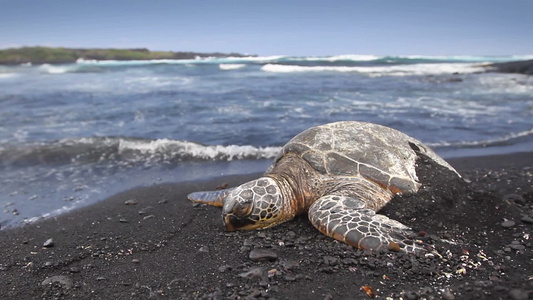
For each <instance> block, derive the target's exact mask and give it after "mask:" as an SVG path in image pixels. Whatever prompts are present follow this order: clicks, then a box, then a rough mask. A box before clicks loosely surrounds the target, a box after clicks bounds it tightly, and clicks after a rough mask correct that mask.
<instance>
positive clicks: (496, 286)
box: [0, 153, 533, 299]
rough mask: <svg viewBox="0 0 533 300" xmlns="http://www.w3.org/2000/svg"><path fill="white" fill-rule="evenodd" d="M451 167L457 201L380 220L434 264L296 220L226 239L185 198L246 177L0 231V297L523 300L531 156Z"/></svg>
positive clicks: (532, 203) (532, 288) (395, 207)
mask: <svg viewBox="0 0 533 300" xmlns="http://www.w3.org/2000/svg"><path fill="white" fill-rule="evenodd" d="M449 162H450V163H451V164H452V165H453V166H454V167H456V168H457V169H458V171H459V172H460V173H461V174H462V175H463V176H464V178H466V179H467V180H468V182H469V188H468V191H465V192H464V193H463V194H461V195H456V196H454V197H455V200H454V203H452V204H450V203H447V202H446V201H440V200H439V199H435V198H432V197H431V195H430V194H427V195H422V196H419V197H418V198H415V197H400V198H399V199H395V201H393V202H392V203H391V205H390V206H388V207H386V208H385V209H384V213H385V214H388V215H389V216H390V217H393V218H397V219H399V220H401V221H402V222H405V223H407V224H408V225H409V226H412V227H413V228H414V229H415V231H416V232H419V238H420V239H422V240H424V241H426V242H427V243H430V244H432V245H433V246H434V248H435V249H436V251H437V252H438V254H429V255H422V256H413V255H406V254H402V253H396V252H382V253H373V252H370V251H362V250H358V249H355V248H352V247H350V246H347V245H344V244H342V243H339V242H337V241H335V240H333V239H331V238H329V237H326V236H324V235H322V234H320V233H319V232H318V231H317V230H316V229H314V227H312V225H311V224H310V223H309V222H308V220H307V216H300V217H297V218H296V219H295V220H293V221H291V222H288V223H285V224H282V225H279V226H277V227H274V228H270V229H267V230H262V231H248V232H226V231H224V227H223V226H222V221H221V217H220V210H219V209H217V208H214V207H207V206H204V205H194V204H192V203H190V202H189V201H188V200H187V199H186V195H187V194H188V193H189V192H192V191H197V190H205V189H214V188H216V187H217V186H219V185H221V184H224V183H228V184H229V186H234V185H236V184H239V183H241V182H244V181H247V180H249V179H251V178H254V176H250V175H248V176H233V177H225V178H218V179H215V180H212V181H205V182H194V183H185V184H164V185H156V186H151V187H143V188H138V189H133V190H130V191H126V192H123V193H120V194H118V195H115V196H113V197H110V198H109V199H106V200H105V201H102V202H100V203H97V204H95V205H92V206H89V207H85V208H82V209H79V210H76V211H73V212H70V213H68V214H65V215H61V216H59V217H56V218H53V219H49V220H44V221H41V222H38V223H35V224H31V225H27V226H24V227H20V228H15V229H9V230H4V231H0V241H1V242H0V278H2V280H1V283H0V295H2V298H4V299H147V298H151V299H194V298H202V299H242V298H260V299H261V298H268V299H274V298H275V299H368V298H369V297H371V296H372V294H375V295H376V298H378V297H379V298H383V299H385V298H386V297H391V298H394V299H399V298H400V297H401V298H403V299H532V298H533V255H532V253H533V237H532V236H531V233H532V232H533V230H532V229H533V224H532V223H533V188H532V179H533V153H519V154H510V155H503V156H489V157H474V158H458V159H453V160H449ZM445 184H446V183H445V182H443V185H445ZM445 202H446V203H445ZM49 239H52V240H49Z"/></svg>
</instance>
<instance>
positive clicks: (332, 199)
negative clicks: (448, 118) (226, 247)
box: [188, 122, 460, 252]
mask: <svg viewBox="0 0 533 300" xmlns="http://www.w3.org/2000/svg"><path fill="white" fill-rule="evenodd" d="M419 156H425V157H426V159H429V160H430V161H431V162H432V163H434V164H438V165H440V166H443V167H445V168H440V169H441V170H442V169H444V170H446V171H449V172H452V173H453V174H454V176H457V177H460V175H459V174H458V173H457V172H456V171H455V170H454V169H453V168H452V167H451V166H450V165H449V164H448V163H446V162H445V161H444V160H443V159H442V158H440V157H439V156H438V155H437V154H435V153H434V152H433V151H432V150H430V149H429V148H427V147H426V146H424V145H423V144H422V143H421V142H420V141H418V140H416V139H414V138H412V137H410V136H408V135H406V134H404V133H401V132H399V131H397V130H395V129H392V128H388V127H385V126H381V125H377V124H371V123H363V122H336V123H330V124H325V125H322V126H317V127H312V128H309V129H307V130H305V131H304V132H302V133H300V134H298V135H297V136H295V137H294V138H293V139H292V140H290V141H289V142H288V143H287V144H286V145H285V146H284V147H283V149H282V151H281V152H280V154H279V155H278V157H277V158H276V159H275V160H274V163H273V164H272V166H271V167H270V168H269V169H268V170H267V171H266V173H265V174H264V176H263V177H261V178H259V179H256V180H252V181H250V182H247V183H244V184H242V185H240V186H238V187H235V188H231V189H227V190H222V191H213V192H195V193H191V194H189V195H188V198H189V200H191V201H194V202H200V203H207V204H210V205H214V206H222V207H223V212H222V216H223V219H224V223H225V225H226V228H227V230H230V231H233V230H247V229H259V228H268V227H271V226H274V225H277V224H280V223H282V222H285V221H288V220H291V219H292V218H294V216H296V215H298V214H302V213H306V212H307V213H308V216H309V220H310V221H311V223H312V224H313V225H314V226H315V227H316V228H317V229H318V230H320V232H322V233H324V234H326V235H328V236H330V237H333V238H335V239H337V240H339V241H342V242H345V243H347V244H350V245H353V246H355V247H357V248H361V249H374V250H383V249H391V250H400V251H404V252H418V251H425V248H424V245H422V244H420V243H418V244H417V243H415V242H414V241H412V240H410V239H409V238H408V236H409V235H410V234H411V231H410V229H409V228H408V227H407V226H405V225H403V224H402V223H400V222H398V221H395V220H392V219H389V218H388V217H386V216H384V215H379V214H376V212H377V211H379V210H380V209H381V208H383V207H384V206H385V204H387V202H389V201H390V200H391V199H392V198H393V197H394V196H395V195H397V194H403V193H409V194H414V193H416V192H417V191H418V190H419V188H420V186H421V183H420V182H421V181H419V178H418V177H417V174H416V162H417V159H418V158H419ZM430 184H435V185H438V184H445V183H442V182H434V183H430Z"/></svg>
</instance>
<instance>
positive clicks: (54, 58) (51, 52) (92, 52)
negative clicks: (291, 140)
mask: <svg viewBox="0 0 533 300" xmlns="http://www.w3.org/2000/svg"><path fill="white" fill-rule="evenodd" d="M228 56H237V57H242V56H244V55H242V54H238V53H229V54H224V53H218V52H216V53H197V52H170V51H150V50H148V49H71V48H50V47H23V48H13V49H5V50H0V64H4V65H14V64H22V63H33V64H44V63H48V64H64V63H74V62H76V60H77V59H79V58H82V59H87V60H89V59H96V60H150V59H194V58H196V57H228Z"/></svg>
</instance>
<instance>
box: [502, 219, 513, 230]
mask: <svg viewBox="0 0 533 300" xmlns="http://www.w3.org/2000/svg"><path fill="white" fill-rule="evenodd" d="M501 225H502V227H504V228H509V227H513V226H514V225H515V221H513V220H507V221H505V222H502V223H501Z"/></svg>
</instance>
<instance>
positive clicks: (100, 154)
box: [0, 137, 281, 166]
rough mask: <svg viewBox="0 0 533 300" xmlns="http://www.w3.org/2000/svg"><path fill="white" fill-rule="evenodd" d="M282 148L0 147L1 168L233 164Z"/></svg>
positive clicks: (114, 143) (70, 142) (97, 143)
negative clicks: (204, 162) (133, 164)
mask: <svg viewBox="0 0 533 300" xmlns="http://www.w3.org/2000/svg"><path fill="white" fill-rule="evenodd" d="M280 149H281V148H280V147H255V146H250V145H203V144H200V143H195V142H189V141H180V140H170V139H155V140H151V139H136V138H125V137H91V138H77V139H63V140H60V141H57V142H53V143H39V144H33V145H27V146H22V147H21V146H14V147H9V146H8V147H4V148H1V147H0V165H1V164H4V165H5V164H9V165H17V166H21V165H37V164H84V163H98V162H105V161H111V162H116V163H117V162H118V163H119V164H120V163H136V162H153V163H172V162H179V161H202V160H204V161H231V160H239V159H272V158H274V157H275V156H276V155H277V154H278V152H279V151H280Z"/></svg>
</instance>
